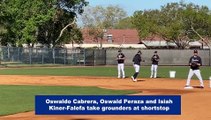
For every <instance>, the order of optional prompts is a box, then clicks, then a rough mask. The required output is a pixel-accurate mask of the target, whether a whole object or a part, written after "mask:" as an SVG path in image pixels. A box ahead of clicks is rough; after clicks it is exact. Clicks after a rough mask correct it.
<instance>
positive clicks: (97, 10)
mask: <svg viewBox="0 0 211 120" xmlns="http://www.w3.org/2000/svg"><path fill="white" fill-rule="evenodd" d="M126 16H127V14H126V12H125V11H124V10H123V9H122V8H120V7H119V6H118V5H116V6H112V5H110V6H108V7H102V6H96V7H90V6H89V7H87V8H86V9H85V11H84V13H83V14H82V18H81V20H82V23H83V27H84V28H88V32H87V33H88V35H89V36H91V37H92V38H93V40H94V41H95V42H97V43H99V42H100V47H102V40H103V37H104V32H105V29H109V28H114V27H115V25H116V24H117V23H118V22H119V21H120V20H122V19H124V18H126Z"/></svg>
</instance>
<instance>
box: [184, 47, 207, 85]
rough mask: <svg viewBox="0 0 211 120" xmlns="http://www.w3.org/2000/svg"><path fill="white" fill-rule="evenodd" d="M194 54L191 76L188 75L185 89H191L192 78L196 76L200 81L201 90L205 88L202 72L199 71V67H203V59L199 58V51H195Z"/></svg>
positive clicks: (191, 61) (191, 59)
mask: <svg viewBox="0 0 211 120" xmlns="http://www.w3.org/2000/svg"><path fill="white" fill-rule="evenodd" d="M193 54H194V55H193V56H192V57H191V58H190V60H189V65H190V70H189V74H188V78H187V82H186V85H185V88H187V87H191V86H190V81H191V78H192V76H193V75H194V74H195V75H196V76H197V77H198V79H199V81H200V88H204V83H203V79H202V77H201V72H200V69H199V67H200V66H201V65H202V61H201V58H200V57H199V56H198V51H197V50H194V52H193Z"/></svg>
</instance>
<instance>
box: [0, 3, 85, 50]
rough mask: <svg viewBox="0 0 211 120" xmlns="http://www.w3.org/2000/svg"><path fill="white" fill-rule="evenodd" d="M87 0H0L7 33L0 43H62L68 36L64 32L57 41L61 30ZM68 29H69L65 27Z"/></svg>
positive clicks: (2, 18) (2, 21) (80, 11)
mask: <svg viewBox="0 0 211 120" xmlns="http://www.w3.org/2000/svg"><path fill="white" fill-rule="evenodd" d="M87 4H88V3H87V2H86V1H85V0H71V1H70V0H35V1H34V0H2V1H1V10H2V11H1V13H0V16H1V23H2V24H3V25H4V27H5V28H6V29H7V33H6V34H4V36H3V40H2V41H1V44H3V45H7V44H8V43H10V44H12V45H14V46H16V45H22V44H23V43H27V44H32V45H33V44H35V43H37V42H41V43H43V44H47V45H49V46H50V45H51V44H52V45H53V46H55V45H56V44H61V43H62V42H63V41H64V40H66V39H68V38H67V36H66V37H65V36H63V37H62V39H60V40H58V41H56V38H58V36H59V34H60V31H61V30H62V29H63V28H64V27H65V26H66V25H67V24H69V23H70V22H71V21H72V20H73V19H74V17H76V16H77V14H81V13H82V12H83V8H84V6H86V5H87ZM68 31H70V29H69V30H65V32H68ZM64 35H66V34H64Z"/></svg>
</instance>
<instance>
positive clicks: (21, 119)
mask: <svg viewBox="0 0 211 120" xmlns="http://www.w3.org/2000/svg"><path fill="white" fill-rule="evenodd" d="M185 82H186V81H185V80H176V79H162V78H158V79H147V78H143V79H142V78H141V79H138V82H132V81H131V80H130V79H129V78H126V79H117V78H108V77H64V76H11V75H10V76H8V75H1V76H0V84H2V85H3V84H4V85H53V86H55V85H56V86H57V85H58V86H98V87H100V88H108V89H119V90H120V89H121V90H127V89H128V90H129V89H130V90H137V91H140V93H139V94H141V95H181V97H182V114H181V115H174V116H173V115H166V116H164V115H150V116H149V115H129V116H128V115H92V116H91V115H83V116H80V115H65V116H61V115H60V116H56V115H54V116H36V115H35V114H34V111H32V112H26V113H19V114H15V115H9V116H2V117H0V120H58V119H60V120H109V119H110V120H199V119H200V120H211V114H210V111H211V88H208V86H209V84H208V81H205V85H206V86H205V89H199V88H194V89H192V90H184V89H183V86H184V85H185ZM191 84H192V85H198V84H199V81H197V80H196V81H191Z"/></svg>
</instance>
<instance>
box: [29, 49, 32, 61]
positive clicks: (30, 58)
mask: <svg viewBox="0 0 211 120" xmlns="http://www.w3.org/2000/svg"><path fill="white" fill-rule="evenodd" d="M31 53H32V48H29V64H32V56H31Z"/></svg>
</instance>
